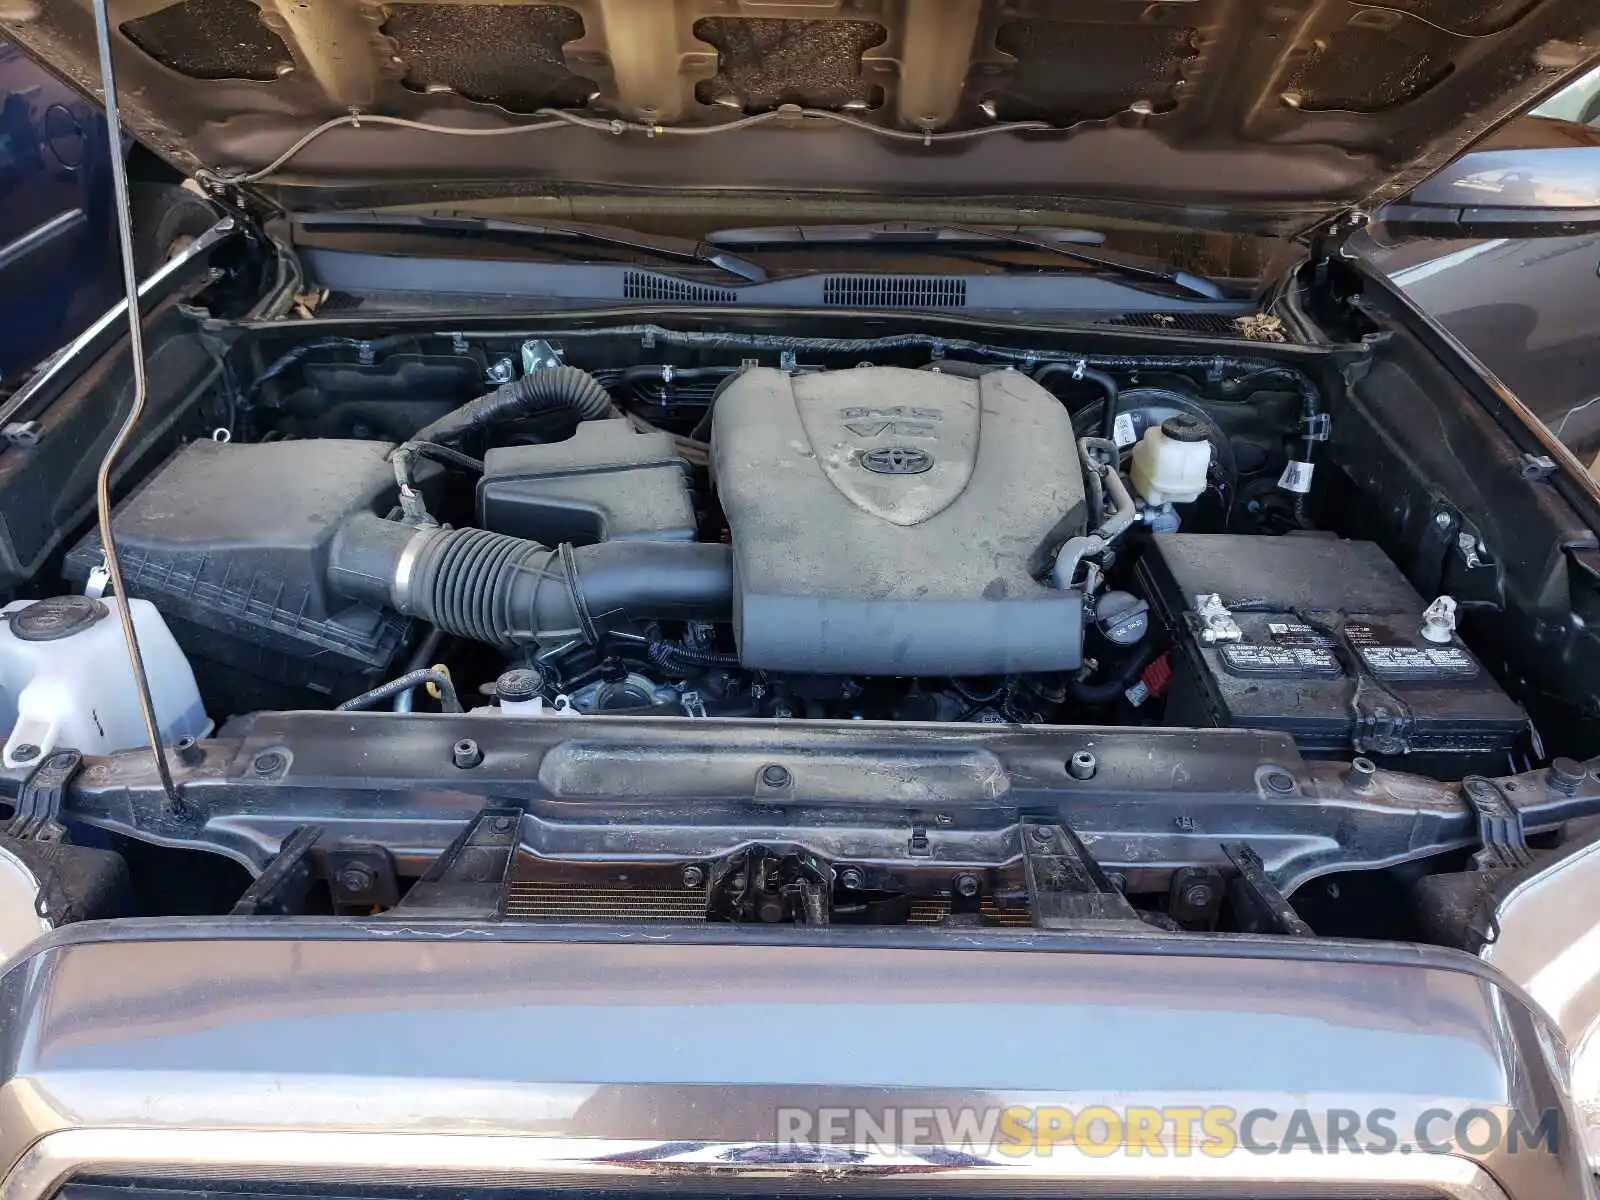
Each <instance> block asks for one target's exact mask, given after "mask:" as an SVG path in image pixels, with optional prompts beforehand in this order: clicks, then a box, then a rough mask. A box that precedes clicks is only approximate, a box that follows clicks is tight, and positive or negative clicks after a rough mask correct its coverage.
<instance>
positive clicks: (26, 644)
mask: <svg viewBox="0 0 1600 1200" xmlns="http://www.w3.org/2000/svg"><path fill="white" fill-rule="evenodd" d="M118 603H120V601H118V600H117V599H115V598H108V599H106V600H96V599H93V598H91V597H88V596H56V597H53V598H51V599H49V600H34V601H29V600H20V601H17V602H16V603H13V604H8V605H6V606H5V607H4V608H0V722H5V723H6V724H9V726H10V728H11V733H10V735H9V736H8V737H7V738H6V744H5V752H4V755H3V761H4V763H5V765H6V766H8V767H30V766H34V765H36V764H37V763H38V762H39V761H40V760H41V759H43V757H44V756H45V755H47V754H49V753H50V751H51V750H53V749H55V748H56V747H57V746H64V747H69V748H71V749H73V750H79V751H82V752H83V753H84V754H108V753H110V752H112V751H114V750H131V749H134V748H135V747H138V746H144V745H146V744H147V738H146V736H145V728H144V717H143V715H142V714H141V712H140V709H139V693H138V689H137V688H136V686H135V684H134V681H133V667H132V665H131V664H130V663H129V662H128V649H127V644H126V642H124V641H123V637H122V623H121V617H120V616H119V615H118V614H117V612H116V611H115V609H114V607H113V606H114V605H116V604H118ZM131 611H132V613H133V624H134V628H135V629H137V630H138V632H139V649H140V651H141V652H142V653H143V655H144V666H145V674H146V675H147V676H148V677H149V680H150V696H151V699H152V700H153V701H154V702H155V710H156V723H157V725H158V726H159V728H160V731H161V737H162V740H163V741H164V742H167V743H171V742H172V741H174V740H175V739H177V738H180V737H185V736H187V737H205V736H206V735H207V734H208V733H210V732H211V722H210V721H209V720H207V719H206V714H205V709H204V707H203V706H202V705H201V703H200V691H199V689H198V688H197V687H196V686H195V682H194V672H193V671H192V670H190V669H189V662H188V660H187V659H185V658H184V656H183V651H182V650H180V649H179V648H178V643H177V642H176V641H175V640H174V639H173V637H172V633H171V631H170V630H169V629H168V628H167V623H166V622H165V621H163V620H162V619H161V614H160V613H159V612H157V611H156V607H155V605H153V604H151V603H150V602H149V601H148V600H134V601H133V602H132V608H131ZM19 747H28V749H24V750H23V751H22V753H21V754H20V755H19V754H18V753H17V751H18V748H19Z"/></svg>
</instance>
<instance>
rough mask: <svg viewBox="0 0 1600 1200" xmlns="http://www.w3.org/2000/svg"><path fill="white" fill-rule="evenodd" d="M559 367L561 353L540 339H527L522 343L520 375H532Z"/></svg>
mask: <svg viewBox="0 0 1600 1200" xmlns="http://www.w3.org/2000/svg"><path fill="white" fill-rule="evenodd" d="M560 365H561V351H559V350H557V349H556V348H555V347H554V346H552V345H551V344H550V343H549V342H547V341H545V340H544V339H542V338H529V339H528V340H527V341H525V342H523V343H522V373H523V374H524V375H532V374H533V373H534V372H535V371H542V370H545V369H546V368H549V367H559V366H560Z"/></svg>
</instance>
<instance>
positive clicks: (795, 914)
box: [706, 846, 833, 925]
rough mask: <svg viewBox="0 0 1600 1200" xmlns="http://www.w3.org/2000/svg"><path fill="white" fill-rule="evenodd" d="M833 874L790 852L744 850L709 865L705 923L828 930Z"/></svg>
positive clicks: (788, 849) (802, 854) (766, 848)
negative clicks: (824, 927)
mask: <svg viewBox="0 0 1600 1200" xmlns="http://www.w3.org/2000/svg"><path fill="white" fill-rule="evenodd" d="M832 907H833V869H832V868H831V867H830V866H829V865H828V864H827V863H825V862H823V861H822V860H821V859H820V858H818V857H817V856H816V855H814V854H812V853H810V852H809V851H806V850H800V849H795V848H792V847H787V846H783V847H773V846H747V847H745V848H744V849H743V850H741V851H739V852H738V853H737V854H732V855H729V856H728V857H727V858H724V859H721V860H719V861H718V862H716V863H714V864H712V867H711V878H710V880H709V882H708V883H707V886H706V917H707V919H709V920H714V921H732V922H736V923H745V922H761V923H764V924H768V925H771V924H777V923H779V922H790V923H793V924H796V925H826V924H828V919H829V915H830V910H831V909H832Z"/></svg>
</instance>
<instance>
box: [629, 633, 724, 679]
mask: <svg viewBox="0 0 1600 1200" xmlns="http://www.w3.org/2000/svg"><path fill="white" fill-rule="evenodd" d="M645 653H646V654H648V655H649V657H650V661H651V663H653V664H654V665H655V666H658V667H660V668H661V669H662V670H663V671H672V672H674V673H677V674H680V675H688V674H690V673H691V672H693V671H696V670H705V669H709V668H712V667H737V666H738V665H739V656H738V655H737V654H725V653H723V652H722V651H720V650H701V649H699V648H697V647H694V646H685V645H684V644H683V643H682V642H668V641H663V640H659V639H658V640H656V641H653V642H651V643H650V645H649V647H648V648H647V649H646V651H645Z"/></svg>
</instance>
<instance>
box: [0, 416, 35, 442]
mask: <svg viewBox="0 0 1600 1200" xmlns="http://www.w3.org/2000/svg"><path fill="white" fill-rule="evenodd" d="M43 435H44V427H43V426H42V425H40V424H39V422H37V421H13V422H11V424H9V425H7V426H5V427H4V428H0V438H4V439H5V442H6V445H8V446H37V445H38V444H39V439H40V438H41V437H42V436H43Z"/></svg>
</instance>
